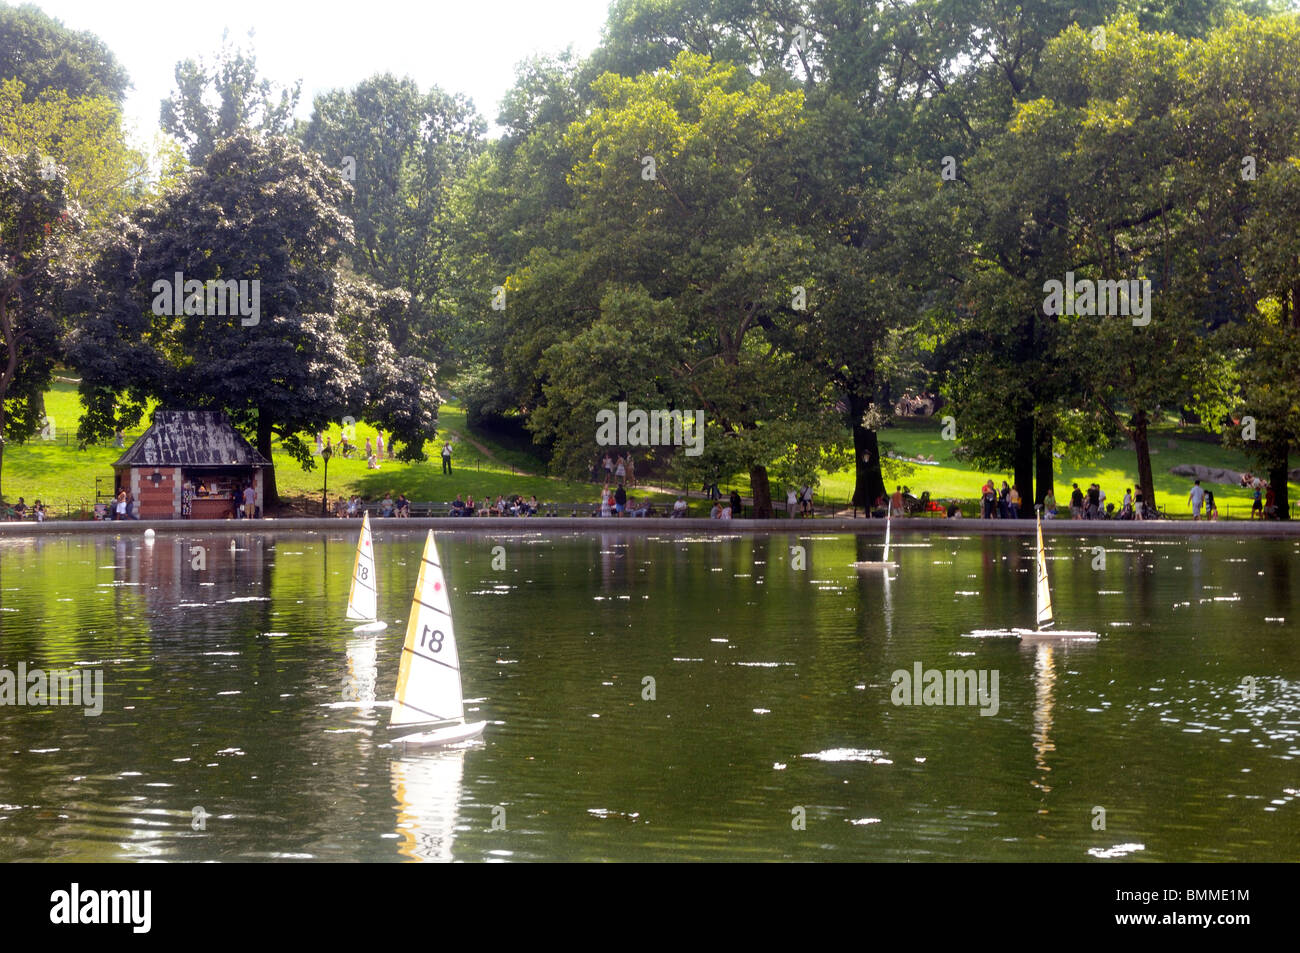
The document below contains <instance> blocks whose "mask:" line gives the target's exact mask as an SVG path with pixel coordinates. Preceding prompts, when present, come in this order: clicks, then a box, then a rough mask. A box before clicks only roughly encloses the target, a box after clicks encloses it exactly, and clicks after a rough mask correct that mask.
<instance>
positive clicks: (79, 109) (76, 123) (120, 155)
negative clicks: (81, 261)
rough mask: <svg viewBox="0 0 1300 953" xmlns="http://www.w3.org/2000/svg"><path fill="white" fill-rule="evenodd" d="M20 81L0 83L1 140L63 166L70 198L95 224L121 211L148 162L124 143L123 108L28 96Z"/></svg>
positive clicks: (141, 190)
mask: <svg viewBox="0 0 1300 953" xmlns="http://www.w3.org/2000/svg"><path fill="white" fill-rule="evenodd" d="M25 93H26V87H25V86H24V85H23V83H22V82H21V81H20V80H16V79H14V80H4V81H0V144H3V145H4V146H5V147H6V148H8V149H9V150H10V151H11V152H13V153H15V154H18V155H26V154H28V153H35V154H36V155H37V156H38V157H40V161H41V163H42V165H43V167H44V168H45V169H46V170H47V172H49V171H51V170H52V168H53V167H54V166H55V165H59V166H62V167H63V169H64V174H65V176H66V180H67V189H68V196H69V198H70V200H72V201H74V202H76V203H77V204H78V205H79V206H80V207H81V208H82V209H83V210H84V212H85V219H86V223H87V225H88V226H90V227H94V226H98V225H101V224H104V223H106V222H108V221H109V220H111V219H113V218H116V217H117V216H118V215H121V214H124V213H125V212H126V211H127V210H128V209H130V208H131V207H132V206H133V205H134V204H136V203H137V202H139V201H140V199H141V198H142V197H143V196H144V194H145V190H146V187H147V186H146V182H147V175H148V162H147V160H146V158H145V156H144V155H143V154H142V153H140V152H139V151H138V150H136V149H132V148H131V147H130V146H128V145H127V143H126V136H125V134H124V133H123V131H122V113H121V109H120V108H119V107H118V106H117V105H116V104H115V103H113V102H112V101H111V100H109V99H105V98H102V97H101V98H91V97H83V98H80V99H74V98H72V97H70V96H69V95H68V94H67V93H65V92H63V91H62V90H50V91H47V92H46V93H44V94H43V95H42V96H41V97H40V98H39V99H36V100H28V99H27V97H26V95H25Z"/></svg>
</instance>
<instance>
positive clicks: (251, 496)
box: [244, 483, 257, 520]
mask: <svg viewBox="0 0 1300 953" xmlns="http://www.w3.org/2000/svg"><path fill="white" fill-rule="evenodd" d="M256 515H257V491H256V490H254V489H253V484H251V483H250V484H248V486H246V487H244V519H246V520H251V519H252V518H253V517H254V516H256Z"/></svg>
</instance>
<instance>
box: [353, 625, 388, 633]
mask: <svg viewBox="0 0 1300 953" xmlns="http://www.w3.org/2000/svg"><path fill="white" fill-rule="evenodd" d="M386 628H388V623H387V622H367V623H366V624H365V625H357V626H353V627H352V631H353V632H356V633H358V634H359V635H370V634H371V633H374V632H383V631H384V630H385V629H386Z"/></svg>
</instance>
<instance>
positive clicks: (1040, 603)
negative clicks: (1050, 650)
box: [969, 519, 1098, 642]
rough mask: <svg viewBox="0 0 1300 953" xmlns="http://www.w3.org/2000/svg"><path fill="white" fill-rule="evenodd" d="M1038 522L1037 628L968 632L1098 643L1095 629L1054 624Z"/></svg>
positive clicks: (981, 635)
mask: <svg viewBox="0 0 1300 953" xmlns="http://www.w3.org/2000/svg"><path fill="white" fill-rule="evenodd" d="M1037 525H1038V552H1037V559H1036V562H1037V582H1036V585H1035V588H1034V603H1035V609H1036V614H1037V621H1038V627H1037V628H1034V629H1020V628H1016V629H976V630H975V631H973V632H971V633H969V635H970V636H971V637H972V638H977V639H979V638H996V637H999V636H1001V637H1007V638H1011V637H1014V638H1018V639H1024V640H1026V641H1029V640H1039V641H1046V640H1053V641H1062V640H1070V639H1073V640H1077V641H1087V642H1095V641H1096V640H1097V637H1098V634H1097V633H1096V632H1079V631H1071V630H1069V629H1055V628H1053V626H1054V625H1055V624H1056V620H1055V619H1054V618H1053V617H1052V589H1051V585H1050V584H1049V582H1048V578H1047V554H1046V550H1045V549H1044V548H1043V523H1042V520H1041V519H1040V520H1038V521H1037Z"/></svg>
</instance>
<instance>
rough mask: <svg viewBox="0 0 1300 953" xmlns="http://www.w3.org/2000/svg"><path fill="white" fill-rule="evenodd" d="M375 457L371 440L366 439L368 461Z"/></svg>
mask: <svg viewBox="0 0 1300 953" xmlns="http://www.w3.org/2000/svg"><path fill="white" fill-rule="evenodd" d="M374 455H375V448H374V447H373V446H372V445H371V443H370V438H369V437H367V438H366V459H367V460H369V459H370V458H371V457H373V456H374Z"/></svg>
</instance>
